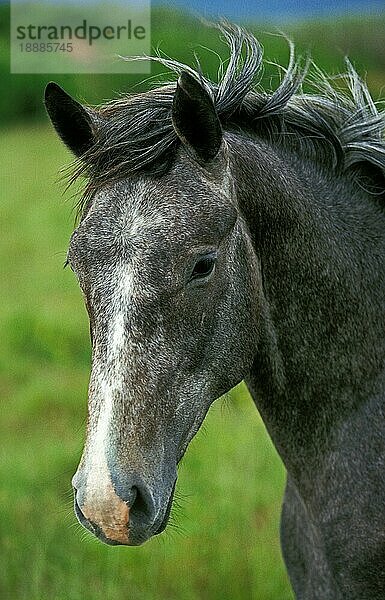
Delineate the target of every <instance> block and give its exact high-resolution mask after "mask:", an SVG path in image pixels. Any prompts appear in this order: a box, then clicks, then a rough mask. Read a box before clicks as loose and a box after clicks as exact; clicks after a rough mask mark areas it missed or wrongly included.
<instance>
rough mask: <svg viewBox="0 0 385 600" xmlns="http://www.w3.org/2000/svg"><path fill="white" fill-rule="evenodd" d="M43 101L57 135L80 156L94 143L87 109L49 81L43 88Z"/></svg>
mask: <svg viewBox="0 0 385 600" xmlns="http://www.w3.org/2000/svg"><path fill="white" fill-rule="evenodd" d="M44 103H45V107H46V109H47V112H48V115H49V118H50V119H51V122H52V124H53V126H54V127H55V129H56V131H57V133H58V135H59V137H60V138H61V139H62V140H63V142H64V143H65V144H66V146H68V148H69V149H70V150H71V152H73V153H74V154H75V155H76V156H81V155H82V154H83V153H84V152H85V151H86V150H88V149H89V148H90V147H91V146H92V145H93V143H94V139H95V138H94V133H95V129H94V123H93V120H92V117H91V111H89V110H87V109H86V108H84V106H82V105H81V104H79V102H77V101H76V100H74V99H73V98H72V97H71V96H70V95H69V94H67V92H65V91H64V90H63V89H62V88H61V87H60V86H59V85H57V83H54V82H53V81H51V82H50V83H48V85H47V87H46V88H45V94H44Z"/></svg>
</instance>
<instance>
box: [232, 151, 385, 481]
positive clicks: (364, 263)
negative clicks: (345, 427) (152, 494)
mask: <svg viewBox="0 0 385 600" xmlns="http://www.w3.org/2000/svg"><path fill="white" fill-rule="evenodd" d="M233 141H234V142H235V143H234V144H233V152H234V154H233V159H234V160H233V162H234V171H235V179H236V181H237V184H236V185H237V192H238V194H237V196H238V202H239V206H240V210H241V212H242V213H243V215H244V217H245V219H246V221H247V223H248V227H249V229H250V233H251V236H252V239H253V241H254V247H255V254H256V259H257V260H258V261H259V263H260V268H261V273H262V295H263V303H262V304H263V308H262V314H261V329H260V331H261V332H260V335H259V343H258V348H257V352H256V356H255V360H254V365H253V369H252V371H251V373H250V374H249V375H248V376H247V377H246V381H247V383H248V385H249V388H250V390H251V392H252V394H253V396H254V399H255V401H256V403H257V405H258V408H259V410H260V412H261V414H262V417H263V418H264V421H265V424H266V426H267V428H268V430H269V432H270V435H271V437H272V439H273V441H274V442H275V445H276V447H277V449H278V451H279V452H280V454H281V456H282V458H283V459H284V461H285V463H286V466H287V468H288V469H289V471H292V472H296V471H297V472H304V465H305V464H309V465H310V464H312V461H311V460H310V459H311V457H313V458H315V459H316V460H318V459H319V454H320V453H322V451H327V449H328V448H329V447H330V444H331V443H332V442H331V440H332V439H333V436H334V433H335V429H336V427H337V426H339V425H340V424H341V423H343V422H344V421H346V420H348V419H349V418H350V416H351V414H352V412H353V411H354V410H356V409H357V408H358V407H359V406H361V405H363V404H364V403H365V402H368V401H369V399H370V398H371V397H373V395H375V394H376V393H377V391H378V387H379V380H380V378H381V377H382V372H383V366H384V356H385V349H384V337H385V336H384V326H383V318H382V312H383V297H384V292H385V281H384V275H383V268H382V262H383V253H384V248H385V235H384V232H385V222H384V221H385V217H384V212H383V210H382V207H381V206H380V205H379V203H378V202H377V201H376V200H375V199H373V197H369V196H368V195H367V194H366V193H365V192H363V191H362V190H360V188H359V187H358V186H357V185H352V184H351V183H349V181H348V179H347V178H346V179H344V178H339V179H338V178H336V177H335V176H332V175H331V174H329V173H322V170H321V169H320V168H319V167H317V166H316V165H312V164H311V163H308V164H306V162H305V161H301V159H299V158H297V157H291V158H287V159H286V160H285V159H284V158H283V157H282V155H280V154H279V153H274V152H273V151H272V150H271V148H269V147H268V146H266V145H263V144H262V143H260V142H247V143H245V142H243V147H242V143H239V141H235V140H233ZM315 454H316V456H314V455H315ZM313 465H314V463H313ZM310 468H311V467H310Z"/></svg>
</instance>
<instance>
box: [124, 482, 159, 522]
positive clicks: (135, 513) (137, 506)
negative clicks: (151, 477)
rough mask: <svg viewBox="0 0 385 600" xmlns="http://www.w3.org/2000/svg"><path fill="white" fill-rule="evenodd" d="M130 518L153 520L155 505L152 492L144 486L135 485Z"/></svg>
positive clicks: (132, 493)
mask: <svg viewBox="0 0 385 600" xmlns="http://www.w3.org/2000/svg"><path fill="white" fill-rule="evenodd" d="M129 506H130V518H131V519H132V518H133V519H136V520H139V519H141V520H143V517H144V518H145V521H151V520H152V516H153V514H154V505H153V501H152V498H151V496H150V494H149V493H148V492H147V490H146V489H145V488H144V487H138V486H133V487H132V488H131V498H130V502H129Z"/></svg>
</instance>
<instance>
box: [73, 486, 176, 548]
mask: <svg viewBox="0 0 385 600" xmlns="http://www.w3.org/2000/svg"><path fill="white" fill-rule="evenodd" d="M74 479H75V478H74ZM73 484H75V481H74V480H73ZM119 487H120V490H119V491H120V492H121V490H122V488H121V486H119ZM174 488H175V484H174V487H173V489H172V492H171V495H170V497H169V498H168V502H167V505H166V509H165V510H164V509H163V510H157V509H156V506H155V502H154V499H153V494H152V493H151V491H150V489H149V488H148V487H147V486H146V484H145V483H144V482H143V481H141V480H140V479H139V478H138V477H137V476H135V478H129V479H127V480H126V482H125V486H124V488H123V489H124V493H123V494H121V495H118V494H117V493H116V491H115V489H114V487H113V485H112V483H111V481H109V482H108V484H107V485H104V486H102V487H100V488H97V489H89V488H88V487H87V485H86V486H85V487H84V488H83V487H82V486H81V485H79V484H78V483H77V482H76V485H74V509H75V514H76V516H77V518H78V521H79V522H80V524H81V525H83V527H85V528H86V529H88V530H89V531H90V532H91V533H93V534H94V535H95V536H96V537H98V538H99V539H100V540H101V541H102V542H104V543H106V544H110V545H127V546H139V545H140V544H143V543H144V542H145V541H147V540H148V539H149V538H150V537H152V536H153V535H157V534H158V533H161V531H163V530H164V529H165V527H166V525H167V522H168V518H169V515H170V510H171V505H172V499H173V492H174Z"/></svg>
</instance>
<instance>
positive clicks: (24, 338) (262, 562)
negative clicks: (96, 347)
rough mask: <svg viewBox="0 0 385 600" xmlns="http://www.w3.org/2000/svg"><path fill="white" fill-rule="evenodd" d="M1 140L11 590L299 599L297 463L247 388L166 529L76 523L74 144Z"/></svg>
mask: <svg viewBox="0 0 385 600" xmlns="http://www.w3.org/2000/svg"><path fill="white" fill-rule="evenodd" d="M0 149H1V156H2V163H3V165H2V166H3V169H2V175H1V182H0V185H1V190H2V202H1V205H0V219H1V223H2V235H1V236H0V264H1V270H2V272H1V289H0V330H1V344H0V392H1V421H0V423H1V430H0V440H1V442H0V452H1V457H0V481H1V485H0V556H1V559H0V598H1V599H4V600H8V599H12V600H13V599H24V598H26V599H27V598H28V600H35V599H36V600H41V599H46V598H48V599H66V600H67V599H68V600H77V599H79V600H87V599H89V600H98V599H101V600H102V599H103V600H105V599H128V600H154V599H155V600H161V599H167V600H173V599H175V600H190V599H191V600H192V599H199V600H200V599H205V598H207V599H218V600H219V599H221V600H223V599H227V598H228V599H231V600H237V599H242V600H244V599H246V598H247V599H249V598H251V599H256V600H273V599H274V600H286V599H289V598H291V597H292V596H291V592H290V588H289V584H288V581H287V577H286V574H285V570H284V566H283V563H282V559H281V556H280V549H279V541H278V535H279V534H278V523H279V512H280V502H281V496H282V491H283V485H284V472H283V468H282V465H281V463H280V460H279V459H278V457H277V455H276V452H275V450H274V449H273V447H272V444H271V442H270V441H269V439H268V437H267V434H266V432H265V429H264V426H263V424H262V422H261V420H260V418H259V417H258V414H257V412H256V410H255V407H254V406H253V404H252V402H251V399H250V397H249V396H248V393H247V391H246V389H245V388H244V387H243V386H240V387H238V389H237V390H236V391H234V392H233V393H232V394H231V399H230V401H226V402H224V401H222V400H220V401H219V402H218V403H216V404H214V406H213V408H212V410H211V411H210V413H209V415H208V417H207V419H206V422H205V424H204V428H203V431H201V432H200V433H199V434H198V436H197V437H196V439H195V440H194V441H193V442H192V444H191V447H190V449H189V451H188V453H187V455H186V457H185V459H184V461H183V464H182V466H181V467H180V470H179V483H178V489H177V496H178V505H179V506H178V507H177V508H176V510H174V512H173V516H172V523H173V526H172V527H170V528H169V529H168V530H167V531H166V532H165V533H164V534H163V535H162V536H160V537H159V538H155V539H153V540H151V541H150V542H148V543H147V544H145V545H144V546H143V547H140V548H132V549H130V548H119V547H107V546H103V545H102V544H101V543H99V542H98V541H97V540H95V539H94V538H91V536H88V534H86V533H83V530H81V528H80V526H77V525H76V520H75V517H74V515H73V512H72V506H71V492H70V480H71V476H72V474H73V473H74V471H75V469H76V466H77V462H78V459H79V457H80V453H81V449H82V443H83V435H84V421H85V415H86V393H87V381H88V372H89V341H88V323H87V318H86V314H85V310H84V308H83V306H82V301H81V296H80V292H79V291H78V288H77V284H76V282H75V279H74V277H73V275H72V273H71V272H70V271H69V270H66V271H63V269H62V264H63V262H64V258H65V253H66V246H67V241H68V238H69V236H70V233H71V230H72V225H73V219H74V215H73V212H71V206H72V202H73V200H71V199H70V200H67V201H65V199H64V198H63V197H62V195H61V190H62V189H63V187H64V186H63V184H60V183H57V181H55V180H56V179H57V173H58V170H59V166H60V165H63V164H65V163H66V162H68V160H69V155H68V154H66V151H65V150H64V149H63V148H62V147H61V146H60V144H59V142H58V141H57V139H56V137H55V136H54V133H53V132H52V131H51V130H50V129H48V128H40V127H37V126H36V127H32V126H31V127H28V128H26V129H25V128H23V129H22V130H21V129H18V128H15V129H10V130H7V131H3V132H2V135H1V141H0ZM68 197H69V196H68V194H67V199H68Z"/></svg>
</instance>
